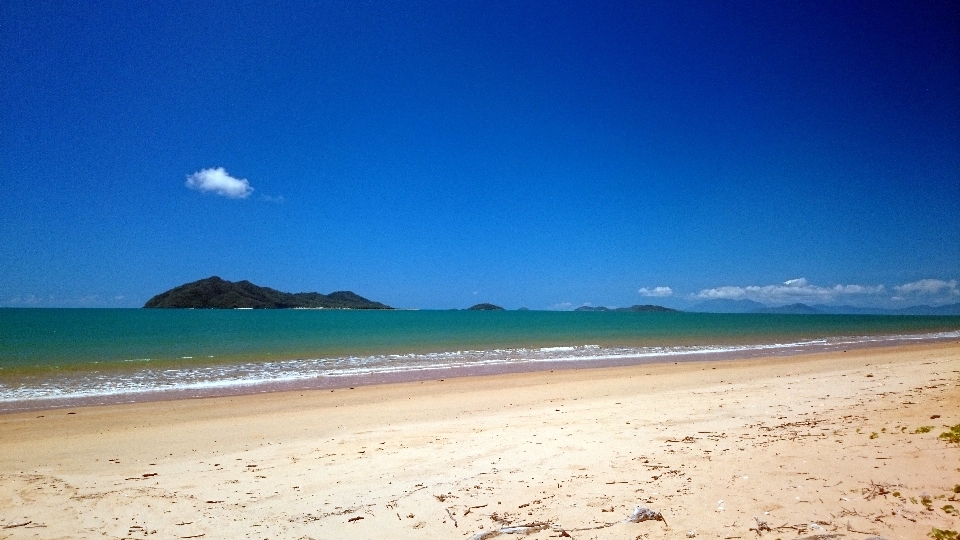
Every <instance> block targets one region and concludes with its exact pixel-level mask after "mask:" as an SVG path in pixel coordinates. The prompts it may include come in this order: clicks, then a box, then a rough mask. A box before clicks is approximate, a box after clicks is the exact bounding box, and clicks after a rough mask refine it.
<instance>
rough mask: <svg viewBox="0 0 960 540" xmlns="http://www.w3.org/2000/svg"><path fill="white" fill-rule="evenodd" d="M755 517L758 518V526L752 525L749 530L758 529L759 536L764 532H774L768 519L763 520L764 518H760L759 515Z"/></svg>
mask: <svg viewBox="0 0 960 540" xmlns="http://www.w3.org/2000/svg"><path fill="white" fill-rule="evenodd" d="M753 519H754V520H756V522H757V526H756V527H750V529H748V530H751V531H756V532H757V536H760V535H762V534H763V533H765V532H773V529H771V528H770V525H769V524H768V523H767V522H766V521H763V520H762V519H760V518H758V517H755V518H753Z"/></svg>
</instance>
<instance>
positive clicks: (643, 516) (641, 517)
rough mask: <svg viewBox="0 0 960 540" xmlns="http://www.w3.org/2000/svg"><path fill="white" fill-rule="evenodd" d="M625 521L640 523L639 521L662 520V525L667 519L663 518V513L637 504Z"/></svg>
mask: <svg viewBox="0 0 960 540" xmlns="http://www.w3.org/2000/svg"><path fill="white" fill-rule="evenodd" d="M625 521H626V522H628V523H640V522H641V521H662V522H663V524H664V525H666V524H667V520H666V519H664V518H663V514H661V513H660V512H658V511H656V510H652V509H650V508H647V507H645V506H638V507H636V508H634V509H633V513H632V514H630V516H629V517H628V518H627V519H626V520H625Z"/></svg>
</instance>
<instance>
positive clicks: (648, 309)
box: [574, 304, 678, 313]
mask: <svg viewBox="0 0 960 540" xmlns="http://www.w3.org/2000/svg"><path fill="white" fill-rule="evenodd" d="M574 311H619V312H629V313H678V311H677V310H676V309H670V308H668V307H663V306H654V305H651V304H645V305H642V306H640V305H637V306H630V307H620V308H608V307H603V306H597V307H593V306H580V307H578V308H577V309H575V310H574Z"/></svg>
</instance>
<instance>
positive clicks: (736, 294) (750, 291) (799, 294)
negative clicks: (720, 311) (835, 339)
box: [694, 278, 886, 303]
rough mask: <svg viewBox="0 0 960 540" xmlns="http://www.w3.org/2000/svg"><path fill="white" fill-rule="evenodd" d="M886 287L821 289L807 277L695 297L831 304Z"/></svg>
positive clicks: (715, 290) (706, 292)
mask: <svg viewBox="0 0 960 540" xmlns="http://www.w3.org/2000/svg"><path fill="white" fill-rule="evenodd" d="M885 292H886V289H885V288H884V286H883V285H852V284H851V285H835V286H833V287H821V286H818V285H812V284H811V283H810V282H809V281H807V279H806V278H796V279H788V280H787V281H784V282H783V283H781V284H779V285H748V286H746V287H736V286H729V285H728V286H725V287H716V288H713V289H703V290H701V291H700V292H698V293H697V294H695V295H694V298H698V299H701V300H716V299H730V300H744V299H745V300H754V301H756V302H770V303H796V302H821V303H829V302H834V301H837V300H840V299H841V298H843V297H846V296H854V295H881V294H884V293H885Z"/></svg>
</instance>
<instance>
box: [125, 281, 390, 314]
mask: <svg viewBox="0 0 960 540" xmlns="http://www.w3.org/2000/svg"><path fill="white" fill-rule="evenodd" d="M143 307H145V308H195V309H251V308H252V309H295V308H311V309H393V308H392V307H390V306H388V305H386V304H381V303H380V302H374V301H372V300H367V299H366V298H364V297H362V296H360V295H358V294H355V293H352V292H350V291H337V292H333V293H330V294H320V293H316V292H307V293H287V292H282V291H278V290H276V289H271V288H269V287H260V286H257V285H254V284H253V283H250V282H249V281H246V280H244V281H236V282H233V281H227V280H225V279H221V278H220V277H218V276H212V277H208V278H206V279H201V280H200V281H194V282H192V283H186V284H184V285H180V286H179V287H175V288H173V289H170V290H169V291H166V292H162V293H160V294H158V295H156V296H154V297H153V298H151V299H150V300H148V301H147V303H146V304H144V306H143Z"/></svg>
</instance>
